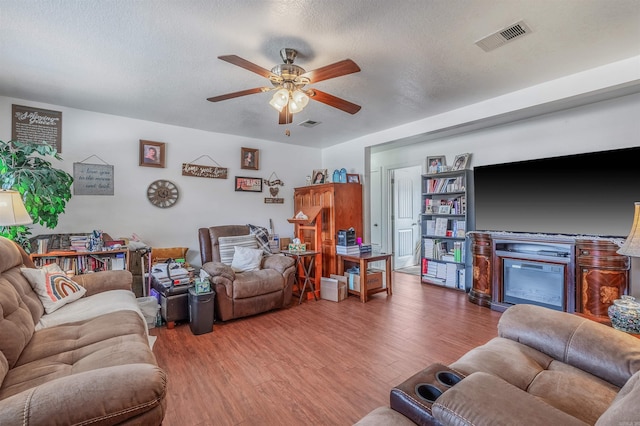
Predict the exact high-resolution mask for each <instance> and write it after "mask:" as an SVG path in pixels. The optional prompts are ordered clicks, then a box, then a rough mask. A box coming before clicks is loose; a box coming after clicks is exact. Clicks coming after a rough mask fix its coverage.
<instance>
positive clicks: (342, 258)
mask: <svg viewBox="0 0 640 426" xmlns="http://www.w3.org/2000/svg"><path fill="white" fill-rule="evenodd" d="M380 260H384V261H385V268H384V269H385V274H386V283H385V286H384V287H382V288H376V289H372V290H369V289H368V288H367V269H368V266H369V263H370V262H378V261H380ZM344 262H355V263H358V264H359V265H360V291H359V292H358V291H355V290H349V293H353V294H358V295H359V296H360V301H361V302H362V303H365V302H366V301H367V299H368V298H369V296H370V295H372V294H376V293H381V292H383V291H386V292H387V295H388V296H391V295H392V294H393V282H392V281H391V254H388V253H378V254H373V253H367V254H360V255H347V254H339V255H338V275H344Z"/></svg>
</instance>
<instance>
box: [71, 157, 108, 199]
mask: <svg viewBox="0 0 640 426" xmlns="http://www.w3.org/2000/svg"><path fill="white" fill-rule="evenodd" d="M73 195H113V166H112V165H108V164H89V163H73Z"/></svg>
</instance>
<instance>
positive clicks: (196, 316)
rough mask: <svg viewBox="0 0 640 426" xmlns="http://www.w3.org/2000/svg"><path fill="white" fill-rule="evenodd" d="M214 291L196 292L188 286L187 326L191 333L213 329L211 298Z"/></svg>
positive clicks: (203, 332)
mask: <svg viewBox="0 0 640 426" xmlns="http://www.w3.org/2000/svg"><path fill="white" fill-rule="evenodd" d="M215 296H216V292H215V291H210V292H207V293H196V290H195V289H194V288H193V287H191V288H189V326H190V327H191V332H192V333H193V334H205V333H211V332H212V331H213V313H214V312H213V300H214V298H215Z"/></svg>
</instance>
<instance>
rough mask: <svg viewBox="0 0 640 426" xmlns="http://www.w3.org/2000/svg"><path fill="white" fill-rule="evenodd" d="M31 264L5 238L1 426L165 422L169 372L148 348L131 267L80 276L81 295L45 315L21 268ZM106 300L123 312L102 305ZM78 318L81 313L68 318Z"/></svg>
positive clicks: (0, 296)
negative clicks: (129, 268) (130, 270)
mask: <svg viewBox="0 0 640 426" xmlns="http://www.w3.org/2000/svg"><path fill="white" fill-rule="evenodd" d="M33 267H34V266H33V263H32V262H31V260H30V259H29V257H28V256H27V255H26V253H25V252H24V251H22V249H19V248H18V247H17V246H16V245H15V244H14V243H13V242H11V241H9V240H7V239H6V238H2V237H0V424H2V425H45V424H47V425H50V424H65V425H71V424H92V425H115V424H145V425H154V424H155V425H159V424H161V423H162V419H163V418H164V413H165V404H166V403H165V395H166V377H165V374H164V372H163V371H162V370H161V369H160V368H158V366H157V364H156V360H155V357H154V355H153V353H152V352H151V349H150V347H149V340H148V334H147V324H146V322H145V320H144V317H143V316H142V314H141V312H140V310H139V308H137V303H136V299H135V295H133V292H132V291H131V282H132V275H131V273H129V272H128V271H106V272H96V273H93V274H87V275H81V276H76V277H75V278H74V281H76V282H77V283H78V284H79V285H81V286H82V287H84V288H85V289H86V293H85V294H84V296H83V297H82V298H81V299H78V300H76V301H74V302H72V303H70V304H67V305H65V306H63V307H61V308H59V309H58V310H56V311H55V312H50V313H45V309H44V307H43V304H42V302H41V300H40V299H39V297H38V295H37V294H36V293H35V292H34V290H33V289H32V287H31V285H30V284H29V282H28V281H27V279H26V278H25V276H24V275H23V273H22V272H21V270H20V269H21V268H33ZM120 299H122V303H120V302H118V300H120ZM107 300H111V301H113V302H115V303H114V304H115V305H117V306H118V307H117V308H114V309H118V310H115V311H114V310H113V309H109V307H108V306H104V305H105V301H107ZM92 305H93V306H92ZM92 307H95V310H94V309H91V308H92ZM81 308H82V309H81ZM109 310H111V312H108V311H109ZM74 312H75V313H74ZM82 312H84V313H82ZM74 316H75V318H76V319H77V318H83V319H78V320H77V321H73V322H64V319H65V318H70V317H74ZM56 323H57V324H56Z"/></svg>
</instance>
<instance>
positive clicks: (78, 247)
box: [69, 235, 89, 251]
mask: <svg viewBox="0 0 640 426" xmlns="http://www.w3.org/2000/svg"><path fill="white" fill-rule="evenodd" d="M88 246H89V237H88V236H86V235H71V236H70V237H69V249H70V250H73V251H87V247H88Z"/></svg>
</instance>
